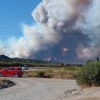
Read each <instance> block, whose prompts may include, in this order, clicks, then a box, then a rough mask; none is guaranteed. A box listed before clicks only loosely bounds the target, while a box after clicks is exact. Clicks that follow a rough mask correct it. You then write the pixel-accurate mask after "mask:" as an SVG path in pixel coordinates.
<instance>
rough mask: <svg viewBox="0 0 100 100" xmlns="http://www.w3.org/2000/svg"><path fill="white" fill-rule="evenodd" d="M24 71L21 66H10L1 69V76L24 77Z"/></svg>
mask: <svg viewBox="0 0 100 100" xmlns="http://www.w3.org/2000/svg"><path fill="white" fill-rule="evenodd" d="M22 76H23V72H22V69H21V68H20V67H8V68H3V69H1V70H0V77H22Z"/></svg>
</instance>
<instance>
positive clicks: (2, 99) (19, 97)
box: [0, 78, 79, 100]
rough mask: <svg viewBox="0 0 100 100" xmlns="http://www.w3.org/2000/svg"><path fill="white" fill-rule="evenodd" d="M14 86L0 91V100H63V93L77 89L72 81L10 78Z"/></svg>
mask: <svg viewBox="0 0 100 100" xmlns="http://www.w3.org/2000/svg"><path fill="white" fill-rule="evenodd" d="M10 80H12V81H14V82H15V83H16V86H14V87H10V88H7V89H3V90H0V100H63V98H64V96H65V91H67V90H73V89H77V88H79V87H78V86H77V85H76V82H75V81H74V80H61V79H35V78H16V79H15V78H10Z"/></svg>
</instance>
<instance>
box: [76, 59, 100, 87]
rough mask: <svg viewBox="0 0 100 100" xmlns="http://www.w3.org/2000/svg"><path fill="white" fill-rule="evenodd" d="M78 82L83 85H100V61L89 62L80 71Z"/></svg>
mask: <svg viewBox="0 0 100 100" xmlns="http://www.w3.org/2000/svg"><path fill="white" fill-rule="evenodd" d="M77 82H78V84H79V85H81V86H100V62H99V61H90V62H87V63H86V64H85V65H84V66H83V68H82V69H81V71H80V72H79V73H78V75H77Z"/></svg>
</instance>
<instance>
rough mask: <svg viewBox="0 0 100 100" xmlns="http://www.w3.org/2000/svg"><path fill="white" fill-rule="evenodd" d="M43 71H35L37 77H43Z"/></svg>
mask: <svg viewBox="0 0 100 100" xmlns="http://www.w3.org/2000/svg"><path fill="white" fill-rule="evenodd" d="M44 74H45V72H44V71H38V72H37V75H36V76H37V77H40V78H43V77H44Z"/></svg>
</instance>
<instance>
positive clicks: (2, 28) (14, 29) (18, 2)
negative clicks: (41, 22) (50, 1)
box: [0, 0, 41, 40]
mask: <svg viewBox="0 0 100 100" xmlns="http://www.w3.org/2000/svg"><path fill="white" fill-rule="evenodd" d="M40 1H41V0H0V39H1V40H5V39H7V38H9V37H10V36H11V35H12V34H14V35H16V37H20V35H21V34H22V28H21V23H27V24H32V23H34V19H33V18H32V16H31V12H32V11H33V9H34V8H35V7H36V6H37V5H38V3H39V2H40Z"/></svg>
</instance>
